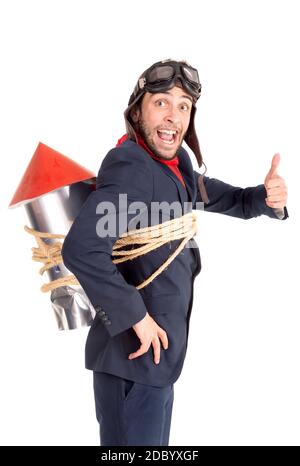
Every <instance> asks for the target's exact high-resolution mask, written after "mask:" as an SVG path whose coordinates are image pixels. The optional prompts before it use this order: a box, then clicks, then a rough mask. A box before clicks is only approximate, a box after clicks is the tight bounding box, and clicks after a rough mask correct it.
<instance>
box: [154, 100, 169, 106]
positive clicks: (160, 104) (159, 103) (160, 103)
mask: <svg viewBox="0 0 300 466" xmlns="http://www.w3.org/2000/svg"><path fill="white" fill-rule="evenodd" d="M155 103H156V105H157V106H158V107H164V106H165V105H166V102H165V101H164V100H162V99H159V100H157V101H156V102H155Z"/></svg>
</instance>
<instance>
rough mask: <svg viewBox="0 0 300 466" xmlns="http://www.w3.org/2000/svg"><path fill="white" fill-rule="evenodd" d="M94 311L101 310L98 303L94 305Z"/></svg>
mask: <svg viewBox="0 0 300 466" xmlns="http://www.w3.org/2000/svg"><path fill="white" fill-rule="evenodd" d="M95 311H96V312H99V311H101V306H100V304H97V305H96V306H95Z"/></svg>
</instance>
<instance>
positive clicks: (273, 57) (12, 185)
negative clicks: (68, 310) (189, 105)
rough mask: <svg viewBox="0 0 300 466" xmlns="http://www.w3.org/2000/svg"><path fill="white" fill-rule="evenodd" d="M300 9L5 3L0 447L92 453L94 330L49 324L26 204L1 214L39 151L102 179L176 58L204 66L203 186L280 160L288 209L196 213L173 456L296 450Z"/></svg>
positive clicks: (261, 170)
mask: <svg viewBox="0 0 300 466" xmlns="http://www.w3.org/2000/svg"><path fill="white" fill-rule="evenodd" d="M298 3H299V2H297V1H296V0H295V1H288V0H284V1H274V0H272V1H262V0H260V1H254V0H251V1H226V2H223V1H211V0H209V1H199V0H198V1H197V2H196V1H191V0H190V1H188V0H186V1H185V2H181V1H178V0H173V1H172V2H162V1H157V0H152V1H151V2H148V1H147V2H146V1H142V0H139V1H127V2H124V1H112V2H110V3H108V2H103V1H100V0H98V1H91V0H84V1H83V0H82V1H75V0H72V1H66V0H59V1H56V0H51V1H41V0H36V1H33V0H27V1H25V2H24V1H16V0H7V1H3V0H2V2H1V10H0V44H1V77H0V79H1V87H0V92H1V95H0V97H1V100H0V102H1V103H0V107H1V110H0V111H1V126H0V131H1V138H0V143H1V164H2V165H1V167H2V183H1V235H2V240H1V246H2V247H1V329H0V332H1V333H0V342H1V348H0V355H1V385H0V389H1V398H0V402H1V406H0V408H1V416H0V418H1V426H0V428H1V436H0V441H1V444H4V445H97V444H98V424H97V422H96V419H95V414H94V400H93V391H92V373H91V372H90V371H87V370H86V369H85V368H84V343H85V339H86V334H87V329H83V330H74V331H70V332H59V331H58V330H57V328H56V322H55V319H54V315H53V313H52V309H51V306H50V300H49V295H46V294H43V293H42V292H41V291H40V286H41V285H42V283H43V282H44V281H45V280H46V277H45V278H44V277H41V276H40V275H39V274H38V269H39V264H37V263H34V262H32V260H31V247H32V246H34V245H35V244H34V241H33V238H32V237H31V236H30V235H28V234H27V233H26V232H25V231H24V230H23V226H24V224H25V223H26V222H27V219H26V217H25V211H24V209H23V208H22V207H21V208H18V209H13V210H8V208H7V207H8V204H9V202H10V200H11V198H12V196H13V194H14V192H15V190H16V188H17V185H18V183H19V181H20V179H21V177H22V175H23V173H24V171H25V169H26V167H27V165H28V163H29V161H30V158H31V157H32V155H33V153H34V151H35V149H36V146H37V144H38V142H39V141H41V142H43V143H44V144H47V145H49V146H50V147H52V148H53V149H55V150H58V151H59V152H61V153H63V154H65V155H67V156H68V157H70V158H72V159H73V160H75V161H77V162H78V163H81V164H82V165H84V166H85V167H87V168H89V169H91V170H93V171H94V172H95V173H96V172H97V171H98V169H99V166H100V163H101V160H102V159H103V157H104V156H105V155H106V153H107V151H108V150H109V149H110V148H111V147H113V146H114V145H115V143H116V141H117V139H118V138H119V137H120V136H121V135H122V134H123V133H124V122H123V111H124V109H125V108H126V106H127V101H128V98H129V95H130V93H131V92H132V90H133V87H134V85H135V82H136V80H137V77H138V75H139V74H140V73H141V72H142V71H143V70H144V69H145V68H147V67H148V66H150V65H151V64H152V63H154V62H155V61H158V60H161V59H165V58H170V57H171V58H174V59H186V60H187V61H188V62H190V63H191V64H192V65H193V66H194V67H196V68H198V70H199V74H200V78H201V82H202V85H203V94H202V96H201V98H200V101H199V105H198V114H197V123H196V126H197V132H198V136H199V139H200V145H201V149H202V152H203V155H204V161H205V162H206V164H207V166H208V172H207V175H208V176H210V177H215V178H219V179H222V180H223V181H226V182H229V183H231V184H233V185H236V186H243V187H246V186H256V185H257V184H260V183H263V181H264V177H265V175H266V174H267V171H268V170H269V168H270V164H271V159H272V156H273V154H274V153H276V152H279V153H280V154H281V163H280V169H279V174H281V175H282V176H283V177H284V178H285V179H286V182H287V184H288V187H289V200H288V209H289V214H290V218H289V219H288V220H286V221H282V222H281V221H279V220H278V221H277V220H273V219H270V218H268V217H259V218H256V219H251V220H248V221H243V220H239V219H235V218H230V217H226V216H222V215H218V214H215V215H213V214H211V213H203V212H200V213H199V233H198V235H197V242H198V244H199V247H200V251H201V257H202V266H203V268H202V271H201V274H200V275H199V276H198V278H197V279H196V281H195V299H194V307H193V313H192V321H191V330H190V340H189V347H188V353H187V358H186V362H185V366H184V370H183V372H182V375H181V378H180V379H179V380H178V382H177V383H176V384H175V401H174V411H173V423H172V429H171V436H170V445H299V444H300V441H299V439H300V427H299V417H300V401H299V391H300V376H299V355H300V352H299V349H300V348H299V346H300V343H299V341H300V339H299V324H300V317H299V310H300V306H299V224H300V222H299V210H298V207H297V202H298V198H299V154H300V147H299V113H300V112H299V108H300V91H299V87H300V85H299V83H300V71H299V42H300V32H299V13H298V10H297V8H298ZM193 163H194V168H195V169H197V163H196V160H195V159H193ZM53 215H55V212H54V213H53Z"/></svg>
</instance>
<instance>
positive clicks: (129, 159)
mask: <svg viewBox="0 0 300 466" xmlns="http://www.w3.org/2000/svg"><path fill="white" fill-rule="evenodd" d="M150 162H151V158H150V157H149V155H148V154H147V152H145V151H144V149H143V148H142V147H140V146H139V145H138V144H136V142H134V141H130V140H128V141H124V142H123V143H122V144H121V145H120V146H118V147H114V148H113V149H111V150H110V151H109V152H108V153H107V154H106V156H105V157H104V159H103V161H102V164H101V167H100V170H102V169H105V168H107V167H109V166H111V165H119V164H121V165H127V166H128V167H129V166H138V167H141V166H145V167H146V166H149V167H150V166H151V163H150Z"/></svg>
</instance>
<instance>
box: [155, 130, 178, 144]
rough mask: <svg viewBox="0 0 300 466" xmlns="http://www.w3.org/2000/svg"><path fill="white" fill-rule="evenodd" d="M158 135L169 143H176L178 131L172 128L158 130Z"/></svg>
mask: <svg viewBox="0 0 300 466" xmlns="http://www.w3.org/2000/svg"><path fill="white" fill-rule="evenodd" d="M157 134H158V137H159V138H160V139H161V140H162V141H163V142H164V143H165V144H168V145H172V144H174V143H175V141H176V138H177V134H178V132H177V131H175V130H172V129H161V130H157Z"/></svg>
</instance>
